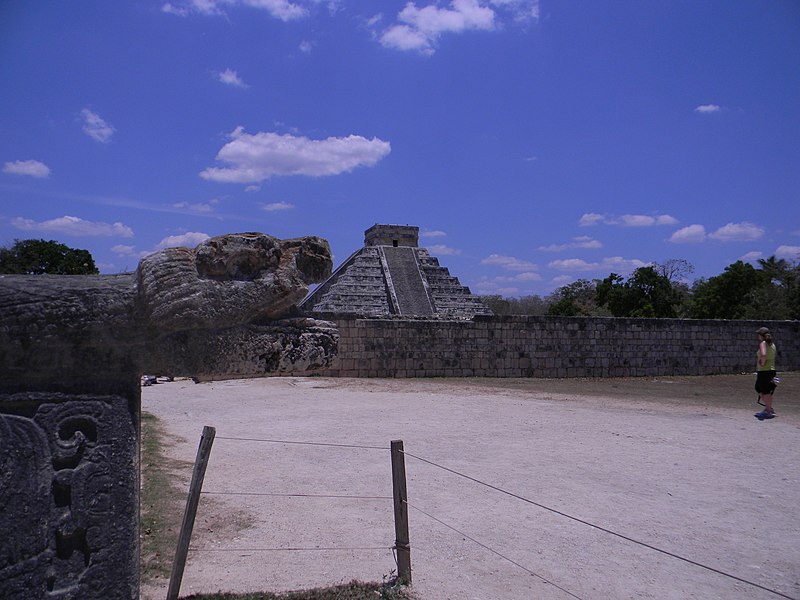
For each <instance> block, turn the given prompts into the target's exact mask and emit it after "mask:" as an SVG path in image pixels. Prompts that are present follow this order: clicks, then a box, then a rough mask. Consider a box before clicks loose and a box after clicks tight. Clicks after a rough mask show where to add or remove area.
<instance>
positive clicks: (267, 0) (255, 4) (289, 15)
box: [161, 0, 309, 21]
mask: <svg viewBox="0 0 800 600" xmlns="http://www.w3.org/2000/svg"><path fill="white" fill-rule="evenodd" d="M236 5H239V6H249V7H251V8H257V9H260V10H265V11H266V12H268V13H269V14H270V15H271V16H273V17H275V18H276V19H280V20H281V21H292V20H295V19H302V18H303V17H306V16H308V14H309V11H308V9H307V8H305V7H304V6H301V4H300V3H295V2H290V1H289V0H188V1H185V2H181V3H177V4H173V3H172V2H167V3H165V4H163V5H162V6H161V10H162V11H163V12H165V13H169V14H173V15H178V16H180V17H185V16H188V15H190V14H192V13H197V14H201V15H223V14H225V13H224V11H223V10H222V8H221V7H222V6H236Z"/></svg>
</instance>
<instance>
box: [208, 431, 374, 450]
mask: <svg viewBox="0 0 800 600" xmlns="http://www.w3.org/2000/svg"><path fill="white" fill-rule="evenodd" d="M216 439H218V440H230V441H236V442H265V443H269V444H299V445H302V446H331V447H334V448H361V449H364V450H386V451H388V450H389V448H387V447H386V446H366V445H359V444H332V443H325V442H300V441H296V440H271V439H260V438H240V437H223V436H220V435H218V436H217V437H216Z"/></svg>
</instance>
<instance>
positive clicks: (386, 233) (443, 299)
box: [300, 225, 492, 319]
mask: <svg viewBox="0 0 800 600" xmlns="http://www.w3.org/2000/svg"><path fill="white" fill-rule="evenodd" d="M300 308H301V309H302V310H304V311H306V312H310V313H333V314H356V315H360V316H363V317H386V316H390V315H399V316H405V317H412V316H413V317H428V318H434V319H436V318H438V319H471V318H472V317H474V316H475V315H491V314H492V311H491V310H489V308H488V307H487V306H486V305H485V304H483V302H481V301H480V299H479V298H478V297H477V296H474V295H473V294H472V292H470V291H469V288H468V287H465V286H463V285H461V283H459V281H458V278H457V277H453V276H452V275H450V272H449V271H448V270H447V268H446V267H442V266H440V265H439V261H438V260H437V259H436V258H435V257H433V256H431V255H430V253H429V252H428V250H427V249H425V248H420V247H419V227H411V226H408V225H373V226H372V227H370V228H369V229H367V230H366V231H365V232H364V247H363V248H361V249H360V250H357V251H356V252H354V253H353V254H352V255H350V257H349V258H348V259H347V260H346V261H344V263H342V265H341V266H339V268H337V269H336V270H335V271H334V272H333V274H332V275H331V276H330V277H329V278H328V279H327V281H325V282H324V283H323V284H321V285H320V286H319V287H317V288H316V289H315V290H314V291H313V292H311V294H309V295H308V296H307V297H306V298H305V300H303V302H301V303H300Z"/></svg>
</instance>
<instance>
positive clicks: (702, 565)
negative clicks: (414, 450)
mask: <svg viewBox="0 0 800 600" xmlns="http://www.w3.org/2000/svg"><path fill="white" fill-rule="evenodd" d="M401 452H403V454H405V455H406V456H410V457H411V458H415V459H417V460H419V461H422V462H424V463H427V464H429V465H432V466H434V467H437V468H439V469H443V470H444V471H447V472H449V473H453V474H454V475H458V476H459V477H463V478H464V479H468V480H469V481H473V482H475V483H478V484H480V485H483V486H485V487H488V488H489V489H492V490H495V491H497V492H501V493H503V494H506V495H507V496H511V497H512V498H516V499H517V500H522V501H523V502H527V503H528V504H532V505H533V506H537V507H539V508H541V509H544V510H547V511H550V512H552V513H554V514H557V515H559V516H562V517H566V518H567V519H571V520H573V521H576V522H578V523H581V524H583V525H588V526H589V527H593V528H594V529H597V530H599V531H602V532H604V533H608V534H610V535H613V536H616V537H618V538H620V539H623V540H625V541H628V542H631V543H634V544H638V545H639V546H643V547H645V548H649V549H650V550H655V551H656V552H660V553H661V554H665V555H666V556H670V557H672V558H676V559H678V560H682V561H683V562H686V563H689V564H690V565H694V566H696V567H700V568H701V569H706V570H708V571H711V572H712V573H716V574H717V575H722V576H723V577H728V578H730V579H734V580H736V581H739V582H741V583H745V584H747V585H751V586H753V587H756V588H758V589H760V590H764V591H765V592H769V593H770V594H775V595H776V596H780V597H781V598H786V599H787V600H798V598H795V597H794V596H789V595H787V594H784V593H783V592H779V591H777V590H773V589H772V588H768V587H766V586H763V585H761V584H759V583H755V582H754V581H750V580H748V579H744V578H742V577H738V576H736V575H732V574H730V573H726V572H725V571H722V570H720V569H716V568H714V567H709V566H708V565H704V564H703V563H699V562H697V561H694V560H692V559H690V558H686V557H685V556H681V555H679V554H675V553H674V552H670V551H669V550H664V549H662V548H659V547H657V546H653V545H652V544H648V543H646V542H642V541H640V540H637V539H634V538H632V537H629V536H627V535H624V534H622V533H617V532H616V531H612V530H611V529H606V528H605V527H601V526H600V525H595V524H594V523H590V522H589V521H586V520H584V519H581V518H579V517H574V516H572V515H569V514H567V513H565V512H561V511H560V510H557V509H555V508H551V507H549V506H545V505H544V504H540V503H539V502H535V501H533V500H530V499H529V498H525V497H524V496H520V495H519V494H515V493H514V492H509V491H508V490H504V489H503V488H499V487H497V486H495V485H492V484H490V483H486V482H485V481H481V480H480V479H475V478H474V477H470V476H469V475H465V474H464V473H460V472H458V471H455V470H453V469H450V468H448V467H445V466H442V465H440V464H437V463H435V462H433V461H430V460H427V459H425V458H422V457H421V456H416V455H414V454H411V453H410V452H406V451H404V450H403V451H401ZM409 506H410V505H409Z"/></svg>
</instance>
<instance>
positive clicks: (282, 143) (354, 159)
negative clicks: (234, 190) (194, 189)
mask: <svg viewBox="0 0 800 600" xmlns="http://www.w3.org/2000/svg"><path fill="white" fill-rule="evenodd" d="M230 137H231V141H230V142H228V143H227V144H225V145H224V146H223V147H222V149H221V150H220V151H219V152H218V153H217V160H219V161H221V162H224V163H228V164H230V165H232V166H231V167H209V168H207V169H205V170H203V171H202V172H201V173H200V176H201V177H202V178H203V179H208V180H212V181H221V182H226V183H257V182H260V181H264V180H265V179H269V178H270V177H272V176H275V175H308V176H310V177H321V176H324V175H339V174H341V173H347V172H350V171H352V170H353V169H355V168H356V167H360V166H373V165H374V164H376V163H377V162H378V161H379V160H381V159H382V158H383V157H384V156H386V155H387V154H389V152H391V144H389V142H384V141H383V140H380V139H378V138H372V139H371V140H368V139H366V138H364V137H361V136H358V135H350V136H347V137H343V138H335V137H329V138H327V139H324V140H310V139H308V138H306V137H295V136H293V135H289V134H284V135H280V134H277V133H264V132H261V133H256V134H252V135H251V134H248V133H244V130H243V129H242V128H241V127H237V128H236V130H235V131H234V132H233V133H231V136H230Z"/></svg>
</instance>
